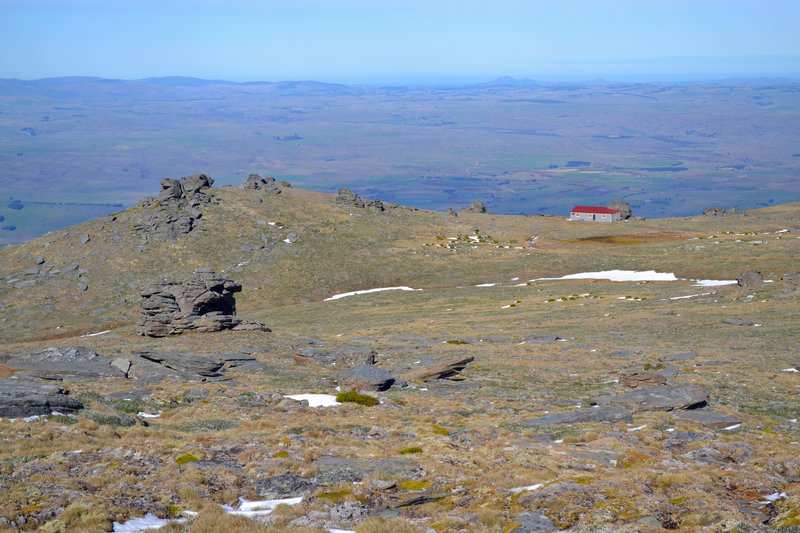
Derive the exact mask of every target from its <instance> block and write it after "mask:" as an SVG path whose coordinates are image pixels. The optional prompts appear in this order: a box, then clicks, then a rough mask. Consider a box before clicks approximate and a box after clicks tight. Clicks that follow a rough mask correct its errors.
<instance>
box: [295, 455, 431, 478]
mask: <svg viewBox="0 0 800 533" xmlns="http://www.w3.org/2000/svg"><path fill="white" fill-rule="evenodd" d="M311 464H312V466H314V467H316V469H317V474H316V476H314V477H315V479H317V480H318V481H319V482H320V483H321V484H326V485H330V484H337V483H353V482H356V481H361V480H363V479H364V478H367V477H376V475H379V477H382V478H386V477H389V478H394V479H419V478H422V477H424V476H425V471H424V470H422V468H420V467H419V466H418V465H417V464H416V463H414V462H413V461H411V460H409V459H403V458H390V459H351V458H348V457H320V458H318V459H314V460H313V461H312V462H311Z"/></svg>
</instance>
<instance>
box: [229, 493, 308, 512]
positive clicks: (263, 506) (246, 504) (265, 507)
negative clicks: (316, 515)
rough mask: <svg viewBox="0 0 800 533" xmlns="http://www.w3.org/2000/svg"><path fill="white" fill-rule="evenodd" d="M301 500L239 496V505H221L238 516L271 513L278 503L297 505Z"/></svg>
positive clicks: (301, 498)
mask: <svg viewBox="0 0 800 533" xmlns="http://www.w3.org/2000/svg"><path fill="white" fill-rule="evenodd" d="M302 501H303V497H302V496H299V497H297V498H284V499H282V500H252V501H251V500H245V499H243V498H239V505H238V506H236V508H233V507H231V506H230V505H222V506H221V507H222V508H223V509H225V511H227V512H228V514H232V515H239V516H264V515H268V514H271V513H272V511H274V510H275V508H276V507H278V506H279V505H297V504H298V503H300V502H302Z"/></svg>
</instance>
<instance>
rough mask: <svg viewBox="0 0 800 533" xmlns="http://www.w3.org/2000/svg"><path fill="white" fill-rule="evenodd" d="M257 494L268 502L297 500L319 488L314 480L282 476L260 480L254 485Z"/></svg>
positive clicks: (290, 475) (288, 475)
mask: <svg viewBox="0 0 800 533" xmlns="http://www.w3.org/2000/svg"><path fill="white" fill-rule="evenodd" d="M253 488H255V491H256V494H257V495H258V496H259V497H261V498H264V499H267V500H278V499H284V498H296V497H298V496H306V495H307V494H311V493H312V492H314V490H315V489H316V488H317V483H316V482H315V481H314V479H313V478H306V477H300V476H295V475H294V474H281V475H279V476H271V477H268V478H264V479H259V480H257V481H256V482H255V483H254V484H253Z"/></svg>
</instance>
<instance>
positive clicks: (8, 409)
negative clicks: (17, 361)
mask: <svg viewBox="0 0 800 533" xmlns="http://www.w3.org/2000/svg"><path fill="white" fill-rule="evenodd" d="M68 395H69V391H67V390H65V389H62V388H61V387H58V386H56V385H46V384H41V383H34V382H30V381H20V380H10V379H6V380H0V418H23V417H28V416H43V415H49V414H50V413H52V412H53V411H56V412H59V413H62V414H74V413H77V412H78V411H79V410H81V409H83V404H82V403H81V402H79V401H78V400H76V399H74V398H71V397H70V396H68Z"/></svg>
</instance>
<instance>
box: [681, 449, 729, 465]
mask: <svg viewBox="0 0 800 533" xmlns="http://www.w3.org/2000/svg"><path fill="white" fill-rule="evenodd" d="M718 454H719V452H718V451H717V450H715V449H714V448H710V447H708V446H705V447H703V448H698V449H696V450H692V451H690V452H687V453H684V454H683V455H682V456H681V457H685V458H687V459H691V460H692V461H697V462H698V463H706V464H709V465H715V466H721V465H724V464H725V463H723V462H721V461H717V458H716V456H717V455H718Z"/></svg>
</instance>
